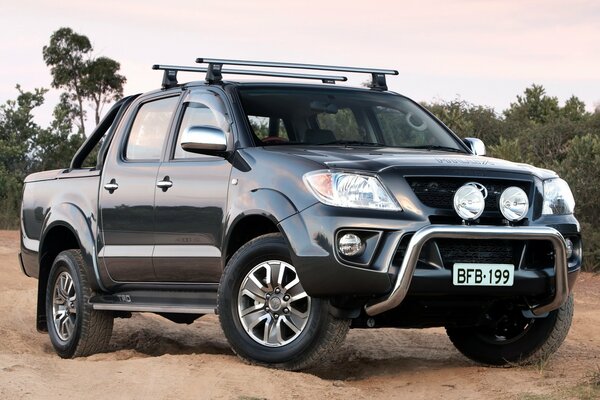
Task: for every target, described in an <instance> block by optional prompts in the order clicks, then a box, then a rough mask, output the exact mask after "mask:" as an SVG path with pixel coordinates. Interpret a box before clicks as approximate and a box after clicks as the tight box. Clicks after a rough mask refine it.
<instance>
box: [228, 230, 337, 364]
mask: <svg viewBox="0 0 600 400" xmlns="http://www.w3.org/2000/svg"><path fill="white" fill-rule="evenodd" d="M217 307H218V312H219V320H220V322H221V326H222V328H223V331H224V332H225V336H226V337H227V339H228V341H229V343H230V345H231V347H232V349H233V350H234V351H235V353H236V354H237V355H238V356H240V357H241V358H242V359H244V360H246V361H248V362H251V363H256V364H261V365H267V366H272V367H277V368H283V369H290V370H298V369H304V368H307V367H309V366H311V365H314V364H316V363H317V362H319V361H320V360H322V359H323V358H325V357H326V356H327V355H328V353H330V352H331V351H333V350H334V349H335V348H337V347H338V346H339V345H340V344H341V343H342V342H343V340H344V338H345V336H346V333H347V332H348V328H349V320H347V319H338V318H335V317H333V316H332V315H331V314H330V312H329V303H328V301H327V300H323V299H318V298H311V297H310V296H308V295H307V294H306V292H305V291H304V289H303V287H302V284H301V283H300V280H299V278H298V274H297V272H296V269H295V268H294V266H293V265H292V262H291V259H290V256H289V250H288V248H287V244H286V243H285V241H284V239H283V237H282V236H281V235H280V234H268V235H263V236H260V237H259V238H256V239H254V240H252V241H250V242H248V243H247V244H245V245H244V246H242V248H240V249H239V250H238V251H237V252H236V253H235V254H234V255H233V257H232V258H231V260H230V261H229V263H228V264H227V268H226V270H225V272H224V274H223V277H222V279H221V283H220V285H219V293H218V306H217Z"/></svg>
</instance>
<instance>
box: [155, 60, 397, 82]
mask: <svg viewBox="0 0 600 400" xmlns="http://www.w3.org/2000/svg"><path fill="white" fill-rule="evenodd" d="M196 62H197V63H199V64H208V66H206V67H187V66H179V65H163V64H154V65H153V66H152V69H155V70H163V71H164V74H163V81H162V87H163V88H165V89H166V88H170V87H174V86H177V84H178V82H177V72H179V71H185V72H205V73H206V81H207V82H208V83H218V82H221V81H222V79H223V74H232V75H256V76H273V77H279V78H296V79H317V80H320V81H322V82H323V83H332V84H334V83H335V82H345V81H347V80H348V78H346V77H345V76H339V75H323V74H304V73H302V74H299V73H293V72H283V71H269V70H249V69H231V68H223V65H226V64H227V65H240V66H249V67H265V68H291V69H309V70H320V71H337V72H351V73H367V74H371V78H372V81H371V84H370V85H369V87H370V88H371V89H374V90H387V89H388V88H387V84H386V81H385V76H386V75H398V71H396V70H393V69H378V68H356V67H341V66H334V65H317V64H297V63H283V62H265V61H245V60H225V59H221V58H197V59H196Z"/></svg>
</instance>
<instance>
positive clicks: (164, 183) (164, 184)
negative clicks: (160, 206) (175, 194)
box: [156, 176, 173, 192]
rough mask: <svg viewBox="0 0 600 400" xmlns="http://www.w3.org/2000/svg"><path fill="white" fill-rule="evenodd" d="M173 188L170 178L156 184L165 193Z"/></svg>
mask: <svg viewBox="0 0 600 400" xmlns="http://www.w3.org/2000/svg"><path fill="white" fill-rule="evenodd" d="M171 186H173V182H171V180H170V179H169V177H168V176H165V177H164V178H163V180H162V181H158V182H156V187H159V188H161V189H162V191H163V192H166V191H167V190H169V188H170V187H171Z"/></svg>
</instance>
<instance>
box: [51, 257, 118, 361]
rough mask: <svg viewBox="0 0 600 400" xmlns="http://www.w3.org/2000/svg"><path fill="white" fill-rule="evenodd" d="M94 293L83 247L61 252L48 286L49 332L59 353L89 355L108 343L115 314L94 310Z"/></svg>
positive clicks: (70, 356) (63, 355) (78, 355)
mask: <svg viewBox="0 0 600 400" xmlns="http://www.w3.org/2000/svg"><path fill="white" fill-rule="evenodd" d="M92 295H93V292H92V289H91V288H90V285H89V283H88V278H87V275H86V271H85V264H84V261H83V258H82V256H81V251H79V250H66V251H63V252H62V253H60V254H59V255H58V256H57V257H56V259H55V260H54V264H53V265H52V269H51V270H50V276H49V277H48V286H47V289H46V316H47V319H48V334H49V335H50V341H51V342H52V345H53V346H54V349H55V350H56V352H57V353H58V355H59V356H61V357H63V358H73V357H80V356H88V355H90V354H94V353H100V352H102V351H104V350H106V348H107V347H108V342H109V341H110V336H111V333H112V327H113V315H112V313H111V312H109V311H96V310H94V309H93V308H92V306H91V305H90V304H89V299H90V297H92Z"/></svg>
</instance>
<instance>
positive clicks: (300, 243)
mask: <svg viewBox="0 0 600 400" xmlns="http://www.w3.org/2000/svg"><path fill="white" fill-rule="evenodd" d="M279 227H280V230H281V231H282V232H283V234H284V235H285V236H286V238H287V241H288V243H289V244H290V248H291V250H292V251H291V257H292V262H293V263H294V266H295V267H296V269H297V271H298V275H299V278H300V280H301V282H302V285H303V286H304V289H305V290H306V292H307V293H308V294H309V295H310V296H313V297H330V298H337V299H338V300H341V302H342V304H348V307H355V306H356V304H361V305H365V304H366V303H367V301H369V302H368V304H367V313H368V315H376V314H379V313H382V312H384V311H386V310H389V309H392V308H395V307H397V306H398V305H399V304H401V303H402V300H403V299H404V298H405V297H406V296H407V295H408V297H412V296H419V297H420V298H424V297H426V298H434V297H435V298H440V296H450V297H452V296H455V297H461V296H468V297H470V298H473V299H477V298H489V297H492V298H521V299H525V300H526V301H527V304H529V305H531V307H532V308H534V309H535V310H536V313H537V314H544V313H545V312H547V311H548V310H550V309H554V308H557V307H560V305H561V304H562V302H564V300H565V299H566V297H567V296H568V293H569V290H570V288H572V286H573V284H574V282H575V279H576V277H577V274H578V272H579V269H580V267H581V257H580V254H579V255H578V256H576V257H572V258H570V259H569V260H568V261H567V260H566V245H565V241H564V239H563V236H564V237H565V238H566V237H569V238H570V239H572V240H575V241H577V242H578V243H580V233H579V232H580V231H579V224H578V223H577V220H576V219H575V218H574V217H573V216H572V215H569V216H556V217H552V218H545V219H538V220H536V221H533V222H531V221H527V224H523V226H518V227H510V226H479V225H476V226H462V225H440V224H431V222H430V221H429V220H428V218H427V217H426V216H425V215H416V214H412V215H411V214H409V213H402V214H394V215H392V214H391V213H389V212H382V211H360V212H358V211H356V210H349V209H342V208H336V207H330V206H325V205H321V204H316V205H314V206H312V207H309V208H308V209H305V210H303V211H302V212H300V213H297V214H295V215H293V216H291V217H289V218H287V219H285V220H283V221H281V222H280V226H279ZM344 230H373V231H376V232H380V233H381V236H380V240H379V242H378V245H377V250H376V251H374V253H373V254H372V258H371V259H370V261H369V263H368V265H352V264H351V263H348V262H345V261H344V260H343V259H341V257H340V256H339V254H337V251H336V250H335V242H336V237H337V235H338V234H339V233H340V232H341V231H344ZM434 238H446V239H444V240H448V239H447V238H456V239H457V240H463V241H466V242H467V243H471V239H485V238H490V239H493V240H494V239H495V240H498V239H499V240H503V238H504V239H509V240H511V241H514V243H521V241H523V243H533V242H536V243H537V242H539V241H546V242H548V243H544V246H548V248H550V249H554V250H553V252H554V253H555V254H556V257H555V258H553V257H550V258H549V261H548V262H547V263H545V264H544V265H542V266H538V265H535V266H534V265H527V263H526V262H525V261H521V262H514V264H515V266H516V267H517V268H516V270H515V275H514V278H515V280H514V285H513V286H510V287H484V286H479V287H471V286H453V284H452V271H451V268H450V269H448V266H446V268H444V267H443V266H442V267H440V268H438V269H427V268H426V266H425V265H424V264H423V259H420V260H419V253H421V249H422V248H423V244H425V243H426V242H427V241H428V240H435V239H434ZM458 238H465V239H458ZM480 242H486V241H485V240H481V241H480ZM408 243H410V244H409V245H408V246H407V244H408ZM539 243H542V242H539ZM399 244H400V247H402V248H403V249H405V248H406V249H405V250H406V251H404V250H403V251H404V255H405V256H404V257H401V256H399V254H401V253H400V252H399ZM408 247H410V248H411V249H412V250H411V252H410V254H409V253H408V251H407V250H408ZM425 253H426V250H424V251H423V256H425ZM535 254H538V253H535ZM546 258H547V257H546ZM517 264H519V265H518V266H517ZM553 264H554V265H553ZM361 299H363V300H362V302H361ZM338 303H339V302H338ZM352 304H353V305H352Z"/></svg>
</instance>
